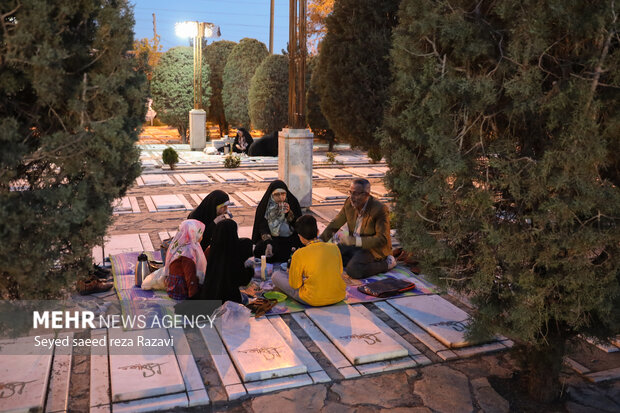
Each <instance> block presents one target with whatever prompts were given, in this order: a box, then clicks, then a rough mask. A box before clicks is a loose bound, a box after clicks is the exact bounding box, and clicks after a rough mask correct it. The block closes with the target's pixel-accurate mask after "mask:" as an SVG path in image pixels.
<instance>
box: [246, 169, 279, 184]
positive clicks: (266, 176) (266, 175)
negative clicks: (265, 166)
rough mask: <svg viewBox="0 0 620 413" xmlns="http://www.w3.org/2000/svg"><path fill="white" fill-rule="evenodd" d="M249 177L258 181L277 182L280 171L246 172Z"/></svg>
mask: <svg viewBox="0 0 620 413" xmlns="http://www.w3.org/2000/svg"><path fill="white" fill-rule="evenodd" d="M246 173H247V174H248V175H251V176H252V177H254V178H255V179H256V180H257V181H259V182H260V181H263V182H266V181H275V180H276V179H278V171H273V170H270V171H249V172H246Z"/></svg>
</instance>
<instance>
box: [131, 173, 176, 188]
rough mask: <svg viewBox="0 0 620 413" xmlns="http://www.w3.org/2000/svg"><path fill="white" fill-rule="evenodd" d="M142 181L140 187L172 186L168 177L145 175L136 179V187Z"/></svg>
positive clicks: (172, 183)
mask: <svg viewBox="0 0 620 413" xmlns="http://www.w3.org/2000/svg"><path fill="white" fill-rule="evenodd" d="M139 180H142V185H146V186H151V185H174V182H172V179H170V177H169V176H168V175H164V174H146V175H141V176H139V177H138V186H142V185H140V181H139Z"/></svg>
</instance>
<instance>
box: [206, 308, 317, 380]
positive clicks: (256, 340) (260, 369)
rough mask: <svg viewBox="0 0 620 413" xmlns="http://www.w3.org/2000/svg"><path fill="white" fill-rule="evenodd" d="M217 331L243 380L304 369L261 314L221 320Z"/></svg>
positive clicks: (276, 375) (302, 370) (293, 372)
mask: <svg viewBox="0 0 620 413" xmlns="http://www.w3.org/2000/svg"><path fill="white" fill-rule="evenodd" d="M218 328H219V329H220V335H221V336H222V341H223V342H224V345H225V346H226V348H227V349H228V353H229V354H230V356H231V358H232V360H233V362H234V363H235V366H236V367H237V370H238V371H239V374H240V376H241V379H242V380H243V381H244V382H248V381H256V380H264V379H270V378H274V377H283V376H290V375H294V374H300V373H305V372H306V371H307V367H306V366H305V365H304V364H303V363H302V362H301V360H300V359H299V358H298V357H297V356H296V355H295V353H293V350H291V348H290V347H289V346H288V344H286V342H285V341H284V339H283V338H282V337H281V336H280V334H278V332H277V331H276V329H275V328H274V327H273V326H272V325H271V323H270V322H269V321H268V320H267V319H266V318H265V317H262V318H258V319H257V318H248V321H247V322H243V323H241V322H240V323H235V324H234V325H231V324H230V323H222V326H221V327H219V326H218Z"/></svg>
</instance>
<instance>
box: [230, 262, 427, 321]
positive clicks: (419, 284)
mask: <svg viewBox="0 0 620 413" xmlns="http://www.w3.org/2000/svg"><path fill="white" fill-rule="evenodd" d="M269 269H271V268H269V267H268V270H269ZM256 274H258V273H256ZM343 278H344V280H345V283H346V284H347V296H346V298H345V299H344V302H345V303H347V304H358V303H368V302H373V301H383V300H387V299H389V298H394V297H405V296H408V295H422V294H434V293H436V292H437V291H438V290H437V288H436V287H435V286H434V285H432V284H430V283H428V282H426V281H424V280H422V279H421V278H420V277H417V276H416V275H415V274H413V273H412V272H411V271H409V270H408V269H407V268H405V267H402V266H397V267H396V268H393V269H392V270H390V271H388V272H387V273H385V274H378V275H374V276H372V277H368V278H366V279H363V280H356V279H353V278H351V277H349V276H348V275H346V274H344V275H343ZM386 278H398V279H402V280H405V281H410V282H413V283H414V284H415V286H416V288H414V289H413V290H410V291H407V292H404V293H402V294H399V295H396V296H392V297H385V298H380V297H374V296H372V295H367V294H364V293H363V292H361V291H359V290H358V289H357V287H358V286H360V285H364V284H368V283H371V282H374V281H379V280H384V279H386ZM273 289H274V286H273V283H272V282H271V279H268V280H265V281H262V280H261V279H260V278H258V279H257V278H254V279H253V280H252V282H251V283H250V285H249V286H247V287H242V288H240V290H241V292H243V293H248V292H250V293H251V294H249V295H252V294H253V293H255V292H256V291H259V295H260V293H262V292H265V291H271V290H273ZM307 308H312V307H311V306H309V305H305V304H301V303H300V302H298V301H295V300H293V299H292V298H290V297H287V299H286V300H284V301H283V302H281V303H278V304H276V305H275V306H274V307H273V308H272V309H271V310H269V311H268V312H267V315H273V314H288V313H296V312H299V311H304V310H306V309H307Z"/></svg>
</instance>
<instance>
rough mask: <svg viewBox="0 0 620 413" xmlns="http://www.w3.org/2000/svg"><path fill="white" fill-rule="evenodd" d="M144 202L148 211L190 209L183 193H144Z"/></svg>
mask: <svg viewBox="0 0 620 413" xmlns="http://www.w3.org/2000/svg"><path fill="white" fill-rule="evenodd" d="M144 203H145V204H146V206H147V208H148V210H149V212H161V211H178V210H192V209H193V208H192V205H191V204H190V203H189V202H188V201H187V199H186V198H185V196H184V195H182V194H177V195H146V196H144Z"/></svg>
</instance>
